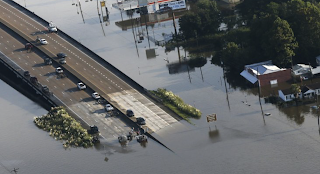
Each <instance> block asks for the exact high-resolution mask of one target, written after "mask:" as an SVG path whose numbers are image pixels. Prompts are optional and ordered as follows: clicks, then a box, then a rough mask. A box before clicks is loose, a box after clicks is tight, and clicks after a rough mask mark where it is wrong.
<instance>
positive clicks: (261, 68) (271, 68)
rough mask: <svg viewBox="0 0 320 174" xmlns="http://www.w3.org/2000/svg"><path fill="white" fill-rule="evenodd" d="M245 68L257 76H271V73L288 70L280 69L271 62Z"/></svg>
mask: <svg viewBox="0 0 320 174" xmlns="http://www.w3.org/2000/svg"><path fill="white" fill-rule="evenodd" d="M245 68H246V69H251V70H252V72H253V73H254V74H256V75H262V74H269V73H274V72H278V71H283V70H286V69H280V68H279V67H277V66H275V65H273V64H272V61H271V60H269V61H265V62H260V63H255V64H251V65H245Z"/></svg>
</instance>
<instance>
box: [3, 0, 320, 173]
mask: <svg viewBox="0 0 320 174" xmlns="http://www.w3.org/2000/svg"><path fill="white" fill-rule="evenodd" d="M17 2H18V3H20V4H22V5H23V6H24V5H25V4H26V6H27V8H28V9H30V10H31V11H34V12H35V13H36V14H38V15H39V16H42V17H43V18H45V19H46V20H48V21H53V22H54V23H56V24H57V25H58V27H59V28H60V29H62V30H63V31H65V32H66V33H68V34H69V35H71V36H72V37H74V38H75V39H76V40H78V41H80V42H81V43H83V44H84V45H86V46H87V47H89V48H90V49H92V50H93V51H95V52H96V53H98V54H99V55H100V56H102V57H103V58H105V59H106V60H107V61H109V62H110V63H111V64H113V65H114V66H116V67H117V68H119V69H120V70H121V71H123V72H124V73H126V74H127V75H128V76H130V77H131V78H133V79H134V80H135V81H137V82H138V83H140V84H141V85H142V86H144V87H145V88H147V89H156V88H158V87H162V88H166V89H168V90H171V91H173V92H174V93H176V94H178V95H179V96H181V98H182V99H183V100H184V101H185V102H187V103H189V104H191V105H194V106H196V107H197V108H199V109H200V110H201V111H202V113H203V116H202V118H201V119H199V120H192V122H193V123H194V124H195V125H191V124H188V123H186V122H184V121H182V123H184V124H183V125H182V126H180V127H176V126H175V125H172V126H171V127H168V128H167V129H163V130H161V131H159V132H157V134H156V135H155V136H156V137H157V138H159V139H160V140H161V141H162V142H164V144H166V145H167V146H168V147H169V148H170V149H172V151H173V152H171V151H168V150H167V149H165V148H163V147H162V146H160V145H158V144H157V143H154V142H153V141H149V143H148V144H147V147H142V146H140V145H139V144H138V143H136V142H132V143H131V144H129V146H128V147H126V148H122V147H120V145H118V144H117V143H116V142H103V143H102V144H104V146H101V147H98V148H93V149H71V150H64V149H63V148H62V145H61V143H60V142H57V141H55V140H53V139H52V138H51V137H49V136H48V134H47V133H45V132H43V131H41V130H38V129H37V128H36V127H35V126H34V125H33V123H32V118H33V117H34V116H36V115H41V114H43V113H45V112H46V111H44V110H42V109H41V108H39V107H38V106H37V105H35V104H34V103H32V102H31V101H29V100H27V99H25V98H24V97H22V96H21V95H20V94H18V93H16V92H15V91H13V90H12V89H10V87H6V91H11V92H12V94H11V95H13V96H15V97H18V98H24V99H23V100H20V99H19V100H18V103H17V102H15V100H9V99H8V95H9V93H7V92H6V93H5V94H4V93H3V92H1V93H0V95H1V96H0V102H1V103H3V104H2V106H7V107H4V110H6V111H5V112H2V114H1V115H3V116H2V117H1V118H0V119H2V120H1V122H2V123H5V126H2V127H0V129H3V130H2V131H1V137H2V139H3V140H10V141H2V143H1V146H0V155H1V156H0V161H1V164H2V165H1V167H0V173H1V171H4V172H3V173H5V172H6V170H5V169H6V168H8V169H13V168H14V167H19V170H20V172H21V173H70V174H73V173H129V172H130V173H141V172H144V173H213V172H215V173H317V171H318V169H319V168H320V167H318V162H317V159H318V158H319V154H318V153H319V151H320V147H319V145H320V143H319V141H320V138H319V131H318V130H319V127H318V124H317V117H316V115H317V113H316V112H315V111H314V110H312V109H311V108H310V106H311V105H310V106H301V107H296V108H281V109H278V108H277V107H276V106H274V105H272V104H266V103H264V102H263V101H262V109H263V111H264V112H269V113H271V114H272V115H271V116H268V117H263V116H262V114H261V107H260V105H259V100H258V96H257V95H256V94H257V92H256V91H257V90H256V89H252V90H241V89H240V88H234V86H232V85H231V86H232V87H229V86H230V85H229V84H228V83H226V84H225V83H224V80H223V78H222V76H223V75H222V74H223V73H222V69H221V68H220V67H217V66H215V65H212V64H210V62H209V61H208V63H207V64H206V65H205V66H203V67H202V68H201V69H200V68H195V69H191V70H189V72H188V70H187V69H186V68H185V67H184V66H177V65H176V64H175V62H178V61H179V57H178V53H177V50H174V51H171V52H167V53H166V52H165V49H164V48H163V47H156V53H157V54H158V56H157V57H156V58H151V59H150V58H149V59H147V57H146V53H145V50H146V49H149V44H148V41H147V39H144V40H143V41H142V43H139V44H137V49H136V45H135V44H134V37H133V35H132V30H131V29H128V30H127V31H122V30H121V29H120V28H119V27H118V26H116V25H115V22H117V21H121V20H122V19H121V14H120V12H119V11H118V10H116V9H114V8H111V3H113V2H109V1H108V3H107V5H108V9H109V11H110V19H109V20H110V24H109V25H108V26H105V23H103V29H102V27H101V25H100V22H99V18H98V13H97V3H96V1H88V2H85V1H81V8H82V9H81V10H82V14H83V19H82V16H81V12H80V8H79V6H75V5H72V3H78V1H72V0H59V1H57V0H55V1H53V0H52V1H46V2H44V1H41V0H33V1H30V0H25V1H22V0H17ZM103 10H104V9H103ZM77 12H79V14H78V13H77ZM100 13H101V9H100ZM133 17H138V14H134V16H133ZM122 18H123V19H124V20H126V19H128V17H127V16H126V14H124V13H123V14H122ZM143 28H145V27H144V26H143V27H142V28H141V27H140V30H141V29H143ZM149 29H150V30H149V34H150V35H151V33H152V35H153V31H152V28H151V27H150V28H149ZM136 30H138V29H136ZM171 32H174V30H173V26H172V21H167V22H164V23H160V24H158V23H157V24H155V27H154V33H155V37H156V38H158V39H159V38H161V36H162V33H171ZM83 33H86V34H83ZM104 33H105V36H104ZM154 47H155V45H154V43H152V42H151V43H150V48H154ZM181 55H184V51H183V50H181ZM168 61H169V64H170V65H168ZM172 64H173V65H172ZM174 65H176V66H174ZM172 66H173V67H175V68H173V69H170V71H169V69H168V67H172ZM177 72H179V73H177ZM239 78H242V77H240V76H236V77H235V79H239ZM242 80H244V79H242ZM225 85H226V87H227V93H226V87H225ZM2 86H6V85H3V84H2ZM1 89H3V88H2V87H1ZM2 91H4V90H2ZM263 91H264V90H263ZM270 91H276V90H274V89H272V90H270ZM276 93H277V92H276ZM25 105H28V106H25ZM10 108H15V109H14V111H16V112H17V113H14V114H13V113H12V109H10ZM211 113H217V116H218V121H217V122H215V123H210V124H208V123H206V119H205V116H206V115H208V114H211ZM9 114H10V115H9ZM9 118H10V119H9ZM11 119H12V120H11ZM15 124H19V127H18V130H16V128H15V131H14V132H12V133H8V132H9V131H8V130H9V129H10V128H12V127H14V125H15ZM16 132H17V133H16ZM18 132H19V133H18ZM105 157H107V158H108V161H107V162H106V161H104V159H105Z"/></svg>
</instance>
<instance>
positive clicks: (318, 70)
mask: <svg viewBox="0 0 320 174" xmlns="http://www.w3.org/2000/svg"><path fill="white" fill-rule="evenodd" d="M319 58H320V57H319ZM311 72H312V74H319V73H320V66H317V67H316V68H313V69H311Z"/></svg>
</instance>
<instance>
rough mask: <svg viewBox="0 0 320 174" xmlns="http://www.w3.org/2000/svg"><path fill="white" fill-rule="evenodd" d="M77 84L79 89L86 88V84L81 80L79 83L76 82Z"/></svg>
mask: <svg viewBox="0 0 320 174" xmlns="http://www.w3.org/2000/svg"><path fill="white" fill-rule="evenodd" d="M77 86H78V88H79V89H80V90H82V89H86V88H87V86H86V85H85V84H83V83H82V82H79V83H78V84H77Z"/></svg>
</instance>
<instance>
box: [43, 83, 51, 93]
mask: <svg viewBox="0 0 320 174" xmlns="http://www.w3.org/2000/svg"><path fill="white" fill-rule="evenodd" d="M42 92H44V93H46V94H48V93H49V92H50V91H49V88H48V86H47V85H42Z"/></svg>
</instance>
